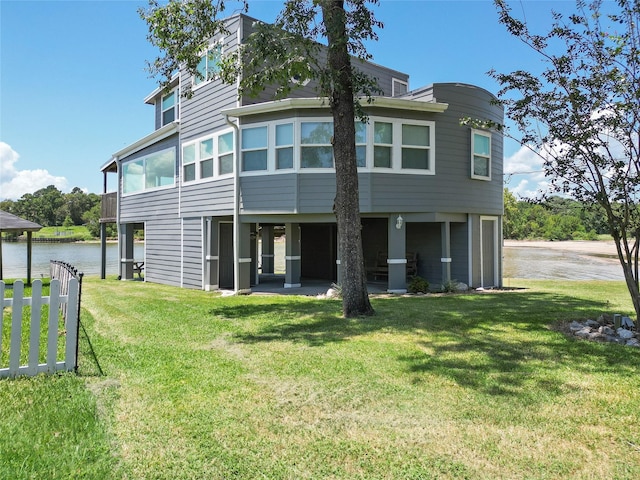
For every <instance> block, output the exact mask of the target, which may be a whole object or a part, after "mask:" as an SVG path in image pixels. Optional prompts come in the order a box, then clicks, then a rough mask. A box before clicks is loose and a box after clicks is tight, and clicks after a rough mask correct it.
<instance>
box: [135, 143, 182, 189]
mask: <svg viewBox="0 0 640 480" xmlns="http://www.w3.org/2000/svg"><path fill="white" fill-rule="evenodd" d="M175 172H176V149H175V148H173V147H171V148H167V149H164V150H161V151H159V152H154V153H150V154H148V155H145V156H144V157H140V158H137V159H135V160H131V161H128V162H123V164H122V194H123V195H126V194H130V193H138V192H144V191H147V190H155V189H158V188H163V187H171V186H173V185H174V184H175Z"/></svg>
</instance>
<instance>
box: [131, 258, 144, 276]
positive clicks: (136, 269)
mask: <svg viewBox="0 0 640 480" xmlns="http://www.w3.org/2000/svg"><path fill="white" fill-rule="evenodd" d="M143 270H144V262H133V273H137V274H138V278H140V279H142V271H143Z"/></svg>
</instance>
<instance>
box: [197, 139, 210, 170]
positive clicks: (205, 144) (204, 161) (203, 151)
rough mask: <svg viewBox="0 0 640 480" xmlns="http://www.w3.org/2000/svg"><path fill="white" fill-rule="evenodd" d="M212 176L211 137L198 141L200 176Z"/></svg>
mask: <svg viewBox="0 0 640 480" xmlns="http://www.w3.org/2000/svg"><path fill="white" fill-rule="evenodd" d="M211 177H213V138H207V139H205V140H201V141H200V178H211Z"/></svg>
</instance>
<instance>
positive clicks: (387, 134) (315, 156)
mask: <svg viewBox="0 0 640 480" xmlns="http://www.w3.org/2000/svg"><path fill="white" fill-rule="evenodd" d="M355 133H356V138H355V140H356V163H357V167H358V170H359V171H364V170H371V171H375V170H383V169H384V171H387V172H389V173H410V174H426V175H433V174H435V147H434V143H435V123H434V122H432V121H418V120H412V121H406V120H404V121H403V120H401V119H394V118H383V117H376V118H369V121H368V122H367V123H364V122H360V121H356V122H355ZM332 141H333V121H331V119H330V118H327V117H314V118H306V117H305V118H299V119H296V120H295V121H293V120H292V121H290V122H287V123H274V122H264V123H255V124H246V125H245V126H243V127H241V142H240V143H241V145H240V146H241V161H240V172H241V174H242V175H264V174H265V173H266V172H269V173H286V172H287V171H290V170H297V171H300V172H311V171H313V170H318V171H322V170H326V169H333V168H334V166H335V163H334V158H333V144H332Z"/></svg>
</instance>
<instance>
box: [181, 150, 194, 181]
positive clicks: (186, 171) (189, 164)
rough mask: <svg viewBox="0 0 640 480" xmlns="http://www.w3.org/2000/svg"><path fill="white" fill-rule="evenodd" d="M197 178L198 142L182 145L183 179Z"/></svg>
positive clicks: (191, 179)
mask: <svg viewBox="0 0 640 480" xmlns="http://www.w3.org/2000/svg"><path fill="white" fill-rule="evenodd" d="M195 179H196V144H195V143H191V144H189V145H185V146H184V147H182V181H183V182H191V181H193V180H195Z"/></svg>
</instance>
